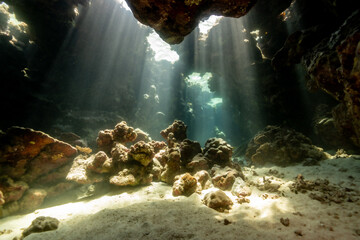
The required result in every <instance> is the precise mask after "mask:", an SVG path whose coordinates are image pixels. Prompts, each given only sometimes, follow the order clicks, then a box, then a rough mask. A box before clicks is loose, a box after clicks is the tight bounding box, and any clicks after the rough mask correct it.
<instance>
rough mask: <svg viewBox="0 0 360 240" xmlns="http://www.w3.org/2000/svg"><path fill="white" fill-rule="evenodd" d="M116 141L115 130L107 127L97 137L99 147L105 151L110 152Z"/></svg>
mask: <svg viewBox="0 0 360 240" xmlns="http://www.w3.org/2000/svg"><path fill="white" fill-rule="evenodd" d="M113 142H114V136H113V130H110V129H105V130H102V131H100V132H99V133H98V137H97V138H96V143H97V145H98V147H99V150H101V151H104V152H107V153H108V152H110V150H111V148H112V146H113Z"/></svg>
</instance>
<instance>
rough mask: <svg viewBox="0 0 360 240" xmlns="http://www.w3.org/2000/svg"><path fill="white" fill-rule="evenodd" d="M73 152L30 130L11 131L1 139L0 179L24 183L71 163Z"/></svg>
mask: <svg viewBox="0 0 360 240" xmlns="http://www.w3.org/2000/svg"><path fill="white" fill-rule="evenodd" d="M76 153H77V150H76V148H74V147H72V146H71V145H69V144H67V143H64V142H61V141H59V140H56V139H54V138H52V137H50V136H49V135H47V134H45V133H43V132H40V131H35V130H33V129H30V128H22V127H11V128H9V129H8V130H7V131H6V134H5V135H3V136H2V137H1V139H0V163H1V168H0V175H7V176H9V177H10V178H13V179H19V178H21V177H22V178H23V180H24V181H25V182H27V183H29V182H32V181H34V180H35V179H36V178H38V177H39V176H41V175H43V174H46V173H48V172H50V171H52V170H54V169H56V168H58V167H60V166H62V165H64V164H66V163H67V162H69V161H71V160H72V158H73V156H74V155H75V154H76Z"/></svg>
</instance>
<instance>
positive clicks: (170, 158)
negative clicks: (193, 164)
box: [161, 148, 181, 184]
mask: <svg viewBox="0 0 360 240" xmlns="http://www.w3.org/2000/svg"><path fill="white" fill-rule="evenodd" d="M180 169H181V160H180V151H179V149H177V148H170V149H168V153H167V161H166V164H165V170H164V171H163V172H162V173H161V181H163V182H166V183H169V184H172V183H173V182H174V178H175V176H176V175H179V173H180Z"/></svg>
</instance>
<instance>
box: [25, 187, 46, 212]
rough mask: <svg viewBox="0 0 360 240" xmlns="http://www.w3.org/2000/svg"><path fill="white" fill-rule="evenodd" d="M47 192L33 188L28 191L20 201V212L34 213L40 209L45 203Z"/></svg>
mask: <svg viewBox="0 0 360 240" xmlns="http://www.w3.org/2000/svg"><path fill="white" fill-rule="evenodd" d="M46 196H47V192H46V191H45V190H44V189H34V188H31V189H29V190H27V191H26V193H25V194H24V196H23V197H22V198H21V200H20V201H19V207H20V209H19V210H20V211H24V212H27V211H33V210H35V209H38V208H39V207H40V206H41V204H42V203H43V201H44V199H45V197H46Z"/></svg>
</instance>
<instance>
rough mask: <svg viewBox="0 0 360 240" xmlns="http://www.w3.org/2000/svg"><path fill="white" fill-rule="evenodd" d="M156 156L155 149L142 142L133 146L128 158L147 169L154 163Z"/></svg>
mask: <svg viewBox="0 0 360 240" xmlns="http://www.w3.org/2000/svg"><path fill="white" fill-rule="evenodd" d="M154 155H155V153H154V149H153V147H152V146H151V145H150V144H148V143H145V142H144V141H140V142H137V143H136V144H135V145H132V146H131V148H130V152H129V154H128V157H129V161H131V160H134V161H138V162H139V163H141V164H142V165H143V166H145V167H146V166H148V165H149V164H150V163H151V162H152V159H153V157H154Z"/></svg>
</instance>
